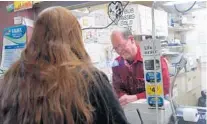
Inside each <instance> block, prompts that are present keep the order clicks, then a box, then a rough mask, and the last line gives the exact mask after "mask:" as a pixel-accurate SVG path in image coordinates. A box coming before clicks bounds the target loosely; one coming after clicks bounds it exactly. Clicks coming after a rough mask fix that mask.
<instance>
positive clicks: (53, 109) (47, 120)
mask: <svg viewBox="0 0 207 124" xmlns="http://www.w3.org/2000/svg"><path fill="white" fill-rule="evenodd" d="M0 123H2V124H126V123H127V121H126V118H125V115H124V113H123V111H122V109H121V107H120V105H119V102H118V101H117V99H116V97H115V96H114V93H113V91H112V88H111V85H110V84H109V81H108V79H107V77H106V76H105V74H103V73H102V72H100V71H98V70H97V69H96V68H95V67H93V65H92V63H91V60H90V58H89V56H88V54H87V52H86V51H85V49H84V45H83V41H82V34H81V28H80V25H79V23H78V21H77V19H76V18H75V16H73V15H72V13H71V12H70V11H69V10H67V9H65V8H63V7H51V8H48V9H46V10H44V11H42V12H41V13H40V14H39V15H38V18H37V20H36V22H35V26H34V30H33V34H32V38H31V40H30V42H29V43H28V44H27V46H26V48H25V50H24V51H23V52H22V55H21V58H20V59H19V60H18V61H17V62H16V63H14V64H13V65H12V66H11V67H10V69H9V70H8V71H7V72H6V74H5V75H4V79H3V81H2V82H1V83H0Z"/></svg>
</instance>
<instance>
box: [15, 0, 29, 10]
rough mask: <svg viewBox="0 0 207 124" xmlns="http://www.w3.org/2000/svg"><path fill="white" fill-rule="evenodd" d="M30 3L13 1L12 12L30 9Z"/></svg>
mask: <svg viewBox="0 0 207 124" xmlns="http://www.w3.org/2000/svg"><path fill="white" fill-rule="evenodd" d="M32 6H33V3H32V1H14V11H15V12H16V11H20V10H25V9H30V8H32Z"/></svg>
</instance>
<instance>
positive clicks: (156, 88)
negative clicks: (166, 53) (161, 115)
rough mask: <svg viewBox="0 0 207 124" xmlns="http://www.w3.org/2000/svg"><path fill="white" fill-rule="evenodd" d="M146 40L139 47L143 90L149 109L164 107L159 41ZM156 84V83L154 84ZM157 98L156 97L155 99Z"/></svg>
mask: <svg viewBox="0 0 207 124" xmlns="http://www.w3.org/2000/svg"><path fill="white" fill-rule="evenodd" d="M154 42H155V43H154V45H153V42H152V41H151V40H146V41H143V42H141V44H140V47H141V51H142V56H143V66H144V78H145V90H146V96H147V102H148V104H149V105H150V106H151V107H155V106H156V102H157V103H158V106H159V107H162V106H163V105H164V92H163V79H162V67H161V62H160V61H161V60H160V58H161V44H160V41H159V40H155V41H154ZM155 82H156V83H155ZM156 96H157V97H156Z"/></svg>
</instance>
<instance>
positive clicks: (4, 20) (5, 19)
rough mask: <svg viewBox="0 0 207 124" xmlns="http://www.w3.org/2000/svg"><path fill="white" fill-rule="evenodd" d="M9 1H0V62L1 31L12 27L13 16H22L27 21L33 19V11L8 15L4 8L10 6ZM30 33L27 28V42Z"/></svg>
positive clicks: (30, 29)
mask: <svg viewBox="0 0 207 124" xmlns="http://www.w3.org/2000/svg"><path fill="white" fill-rule="evenodd" d="M11 3H12V2H11V1H9V2H8V1H6V2H5V1H0V18H1V21H0V60H1V53H2V45H3V30H4V28H7V27H9V26H13V25H14V19H13V18H14V17H15V16H23V17H26V18H29V19H32V20H33V19H34V16H35V15H34V9H29V10H24V11H20V12H12V13H8V12H7V10H6V6H7V5H9V4H11ZM31 33H32V28H30V27H28V31H27V36H28V37H27V40H28V39H29V38H30V36H31Z"/></svg>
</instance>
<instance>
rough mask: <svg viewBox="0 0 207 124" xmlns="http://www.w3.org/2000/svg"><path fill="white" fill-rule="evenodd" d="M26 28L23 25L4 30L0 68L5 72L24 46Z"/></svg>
mask: <svg viewBox="0 0 207 124" xmlns="http://www.w3.org/2000/svg"><path fill="white" fill-rule="evenodd" d="M26 32H27V27H26V26H25V25H20V26H14V27H9V28H5V29H4V33H3V51H2V61H1V68H2V69H4V70H7V69H8V68H9V67H10V66H11V65H12V64H13V63H14V62H15V61H17V60H18V59H19V58H20V56H21V52H22V50H23V49H24V47H25V44H26Z"/></svg>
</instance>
